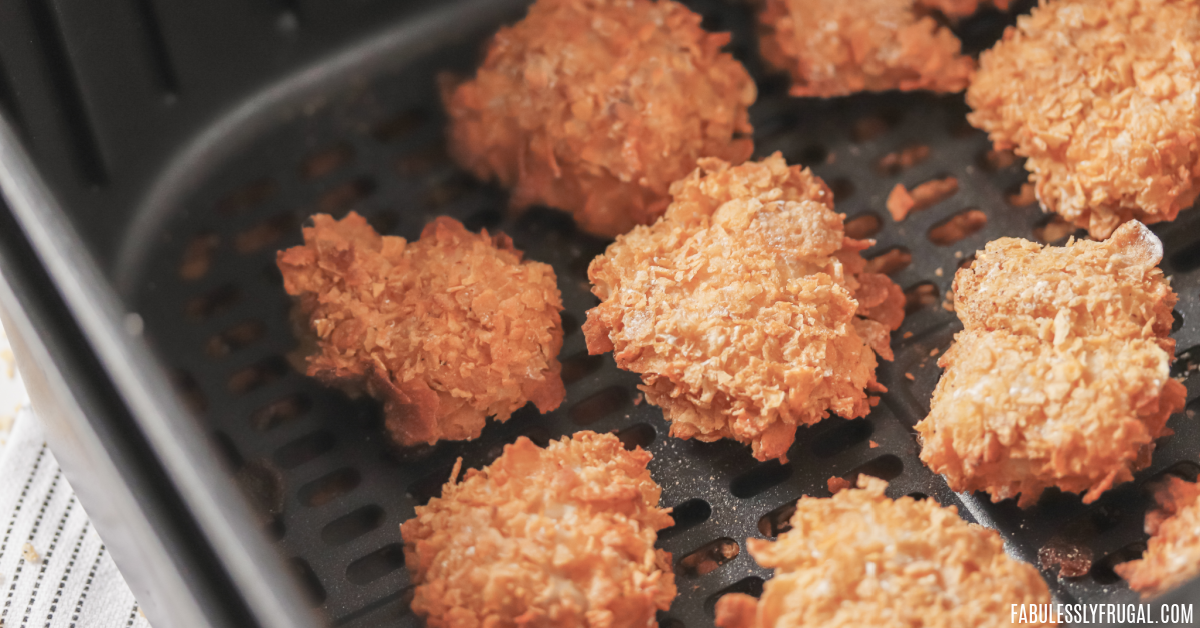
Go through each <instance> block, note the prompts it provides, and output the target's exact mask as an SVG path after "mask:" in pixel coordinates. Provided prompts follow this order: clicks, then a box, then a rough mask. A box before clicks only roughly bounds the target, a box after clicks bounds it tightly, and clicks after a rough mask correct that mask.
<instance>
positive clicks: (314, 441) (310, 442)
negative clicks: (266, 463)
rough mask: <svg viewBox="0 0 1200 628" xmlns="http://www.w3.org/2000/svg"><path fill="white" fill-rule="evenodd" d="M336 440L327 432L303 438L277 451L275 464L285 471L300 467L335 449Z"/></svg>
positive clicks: (323, 431) (322, 431)
mask: <svg viewBox="0 0 1200 628" xmlns="http://www.w3.org/2000/svg"><path fill="white" fill-rule="evenodd" d="M335 440H336V439H335V437H334V435H333V434H331V433H329V432H327V431H325V430H321V431H318V432H313V433H312V434H309V435H307V436H301V437H300V438H297V439H296V440H294V441H292V442H290V443H288V444H286V445H284V446H282V447H280V448H279V449H276V450H275V464H278V465H279V466H281V467H283V468H284V469H291V468H294V467H298V466H300V465H302V464H304V463H306V462H308V461H310V460H313V459H315V458H318V457H320V456H321V455H322V454H324V453H327V452H328V451H329V450H331V449H333V445H334V442H335Z"/></svg>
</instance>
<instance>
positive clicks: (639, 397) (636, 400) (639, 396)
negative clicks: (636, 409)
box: [633, 393, 646, 406]
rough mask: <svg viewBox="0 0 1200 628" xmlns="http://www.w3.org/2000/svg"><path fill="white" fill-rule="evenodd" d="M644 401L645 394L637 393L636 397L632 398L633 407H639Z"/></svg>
mask: <svg viewBox="0 0 1200 628" xmlns="http://www.w3.org/2000/svg"><path fill="white" fill-rule="evenodd" d="M645 400H646V395H645V393H638V394H637V395H635V396H634V397H633V405H635V406H640V405H642V402H643V401H645Z"/></svg>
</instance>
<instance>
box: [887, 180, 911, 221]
mask: <svg viewBox="0 0 1200 628" xmlns="http://www.w3.org/2000/svg"><path fill="white" fill-rule="evenodd" d="M915 205H916V203H915V202H914V201H913V197H912V195H911V194H909V193H908V188H906V187H904V184H903V183H897V184H896V187H894V188H892V191H891V192H889V193H888V197H887V210H888V213H889V214H891V215H892V220H895V221H896V222H900V221H901V220H904V219H905V218H907V217H908V213H909V212H911V211H912V209H913V206H915Z"/></svg>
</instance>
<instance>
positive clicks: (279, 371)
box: [229, 355, 288, 395]
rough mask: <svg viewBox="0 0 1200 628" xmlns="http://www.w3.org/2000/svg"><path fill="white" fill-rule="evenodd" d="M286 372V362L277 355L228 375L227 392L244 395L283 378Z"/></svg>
mask: <svg viewBox="0 0 1200 628" xmlns="http://www.w3.org/2000/svg"><path fill="white" fill-rule="evenodd" d="M287 371H288V363H287V360H285V359H284V358H282V357H280V356H277V355H275V356H271V357H269V358H267V359H265V360H261V361H259V362H257V363H255V364H251V365H250V366H247V367H245V368H242V369H239V370H237V371H235V372H234V374H233V375H230V376H229V390H230V392H232V393H234V394H238V395H244V394H246V393H248V392H250V391H252V390H258V389H259V388H262V387H263V386H266V385H267V384H270V383H271V382H273V381H275V380H277V379H279V378H281V377H283V376H284V375H286V374H287Z"/></svg>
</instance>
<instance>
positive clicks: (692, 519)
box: [658, 498, 712, 540]
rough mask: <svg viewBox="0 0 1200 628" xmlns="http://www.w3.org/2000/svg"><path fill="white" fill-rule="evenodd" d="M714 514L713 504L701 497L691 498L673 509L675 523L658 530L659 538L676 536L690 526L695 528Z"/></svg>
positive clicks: (672, 516) (672, 514) (672, 515)
mask: <svg viewBox="0 0 1200 628" xmlns="http://www.w3.org/2000/svg"><path fill="white" fill-rule="evenodd" d="M711 516H712V506H711V505H709V503H708V502H706V501H704V500H703V499H700V498H695V499H689V500H687V501H686V502H683V503H682V504H679V505H678V506H676V507H674V508H672V509H671V518H672V519H674V520H675V524H674V525H672V526H671V527H669V528H663V529H662V530H659V532H658V538H659V540H662V539H665V538H667V537H670V536H674V535H676V534H678V533H680V532H683V531H684V530H687V529H688V528H694V527H696V526H698V525H700V524H702V523H704V522H705V521H708V518H709V517H711Z"/></svg>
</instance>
